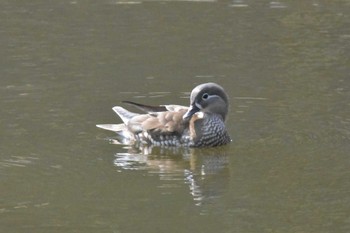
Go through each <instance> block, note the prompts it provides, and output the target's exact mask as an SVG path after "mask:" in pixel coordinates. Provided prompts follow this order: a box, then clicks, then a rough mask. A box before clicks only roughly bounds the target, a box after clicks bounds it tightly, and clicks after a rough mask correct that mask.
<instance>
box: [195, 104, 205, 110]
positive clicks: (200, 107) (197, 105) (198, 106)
mask: <svg viewBox="0 0 350 233" xmlns="http://www.w3.org/2000/svg"><path fill="white" fill-rule="evenodd" d="M194 104H195V105H196V107H197V108H199V109H201V110H202V109H203V108H202V106H200V105H199V104H198V103H194Z"/></svg>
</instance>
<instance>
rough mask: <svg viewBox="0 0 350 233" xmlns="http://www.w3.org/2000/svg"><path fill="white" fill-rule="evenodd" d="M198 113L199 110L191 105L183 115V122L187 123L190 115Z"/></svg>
mask: <svg viewBox="0 0 350 233" xmlns="http://www.w3.org/2000/svg"><path fill="white" fill-rule="evenodd" d="M199 111H200V109H199V108H198V107H197V106H196V105H191V106H190V108H189V109H188V110H187V112H186V113H185V115H183V117H182V119H183V120H185V121H189V120H190V119H191V117H192V115H193V114H195V113H196V112H199Z"/></svg>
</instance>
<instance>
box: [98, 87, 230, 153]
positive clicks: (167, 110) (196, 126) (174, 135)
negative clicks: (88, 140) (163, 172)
mask: <svg viewBox="0 0 350 233" xmlns="http://www.w3.org/2000/svg"><path fill="white" fill-rule="evenodd" d="M124 103H127V104H129V105H132V106H135V107H136V108H138V109H140V110H141V111H143V112H144V113H141V114H140V113H133V112H130V111H128V110H126V109H124V108H123V107H120V106H116V107H113V110H114V111H115V112H116V113H117V114H118V116H119V117H120V118H121V120H122V121H123V123H122V124H99V125H96V126H97V127H99V128H102V129H105V130H110V131H113V132H115V133H117V140H118V141H119V142H120V143H122V144H135V143H141V144H146V145H155V146H185V147H214V146H220V145H224V144H227V143H229V142H230V141H231V139H230V136H229V134H228V132H227V130H226V127H225V118H226V115H227V109H228V97H227V95H226V93H225V91H224V90H223V88H222V87H221V86H219V85H218V84H215V83H205V84H201V85H198V86H197V87H196V88H195V89H194V90H193V91H192V93H191V104H190V106H189V107H186V106H181V105H160V106H151V105H143V104H139V103H134V102H131V101H124Z"/></svg>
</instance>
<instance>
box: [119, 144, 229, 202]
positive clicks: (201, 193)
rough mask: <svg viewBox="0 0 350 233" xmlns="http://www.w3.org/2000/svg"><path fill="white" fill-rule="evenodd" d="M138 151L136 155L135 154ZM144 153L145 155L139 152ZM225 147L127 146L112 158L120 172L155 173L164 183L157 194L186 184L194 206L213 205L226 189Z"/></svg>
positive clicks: (227, 171) (226, 153)
mask: <svg viewBox="0 0 350 233" xmlns="http://www.w3.org/2000/svg"><path fill="white" fill-rule="evenodd" d="M137 152H138V153H137ZM143 152H145V153H143ZM229 152H230V150H229V147H228V146H224V147H215V148H205V149H198V148H160V147H147V148H145V147H143V148H142V149H140V148H135V147H128V148H127V151H126V152H125V153H117V154H116V155H115V160H114V164H115V166H116V167H117V168H118V169H119V171H123V170H143V171H147V173H148V174H150V175H155V174H158V175H159V178H160V180H161V181H162V182H163V183H165V184H164V185H161V186H160V187H159V188H160V189H161V192H162V193H163V192H164V193H166V194H169V193H170V194H171V192H172V189H174V188H176V187H180V186H183V185H188V187H189V193H190V194H191V195H192V197H193V200H194V202H195V204H196V205H203V204H206V203H212V202H215V200H217V199H219V198H220V197H221V196H222V195H223V193H225V192H226V191H227V189H228V183H229V179H230V171H229V157H228V154H229Z"/></svg>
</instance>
